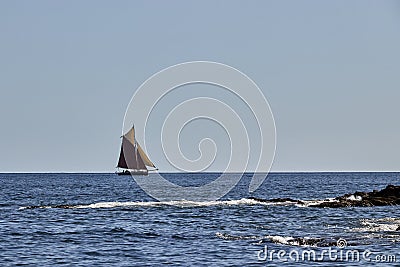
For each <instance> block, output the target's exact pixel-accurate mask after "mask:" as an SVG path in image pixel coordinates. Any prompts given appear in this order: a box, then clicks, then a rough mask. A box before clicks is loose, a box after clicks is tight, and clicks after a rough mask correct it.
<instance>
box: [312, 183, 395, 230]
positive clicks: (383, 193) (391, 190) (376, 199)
mask: <svg viewBox="0 0 400 267" xmlns="http://www.w3.org/2000/svg"><path fill="white" fill-rule="evenodd" d="M352 196H353V197H352ZM357 197H358V198H360V197H361V200H359V199H354V198H357ZM393 205H400V186H395V185H388V186H387V187H386V188H384V189H382V190H380V191H378V190H374V191H372V192H355V193H354V194H345V195H343V196H340V197H337V198H335V201H332V202H323V203H320V204H315V205H310V206H311V207H319V208H342V207H371V206H393ZM399 228H400V227H399ZM397 230H399V229H397Z"/></svg>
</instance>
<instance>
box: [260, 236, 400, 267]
mask: <svg viewBox="0 0 400 267" xmlns="http://www.w3.org/2000/svg"><path fill="white" fill-rule="evenodd" d="M257 259H258V260H259V261H264V262H273V261H279V262H306V261H316V262H322V261H325V262H329V261H334V262H362V261H365V262H374V263H394V262H397V258H396V255H395V254H387V253H386V254H385V253H381V252H376V251H375V252H373V251H371V250H369V249H365V250H359V249H350V248H347V241H346V240H345V239H343V238H340V239H338V240H337V242H336V247H329V248H326V249H317V248H315V249H314V248H303V249H299V248H297V249H290V250H284V249H280V250H276V249H269V248H268V246H266V245H265V246H264V248H263V249H261V250H259V251H258V252H257Z"/></svg>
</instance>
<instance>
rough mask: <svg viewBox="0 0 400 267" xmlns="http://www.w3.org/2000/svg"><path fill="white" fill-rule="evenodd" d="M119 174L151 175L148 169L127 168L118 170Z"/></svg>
mask: <svg viewBox="0 0 400 267" xmlns="http://www.w3.org/2000/svg"><path fill="white" fill-rule="evenodd" d="M117 175H144V176H147V175H149V171H148V170H125V171H122V172H117Z"/></svg>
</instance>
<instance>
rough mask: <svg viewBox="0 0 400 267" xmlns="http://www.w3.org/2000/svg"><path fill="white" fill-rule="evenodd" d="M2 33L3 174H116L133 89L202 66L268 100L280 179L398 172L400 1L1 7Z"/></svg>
mask: <svg viewBox="0 0 400 267" xmlns="http://www.w3.org/2000/svg"><path fill="white" fill-rule="evenodd" d="M0 33H1V39H0V129H1V134H0V136H1V138H0V172H13V171H17V172H22V171H27V172H29V171H32V172H40V171H113V170H114V166H115V164H116V161H117V156H118V152H119V151H118V150H119V142H120V139H119V136H120V133H121V128H122V122H123V116H124V112H125V109H126V107H127V105H128V102H129V100H130V98H131V96H132V95H133V93H134V91H135V89H136V88H137V87H138V86H139V85H140V84H141V83H142V82H143V81H145V80H146V79H147V78H148V77H149V76H150V75H152V74H154V73H155V72H157V71H159V70H161V69H163V68H165V67H168V66H171V65H174V64H177V63H181V62H185V61H192V60H210V61H216V62H221V63H225V64H228V65H231V66H233V67H235V68H237V69H239V70H241V71H243V72H244V73H246V74H247V75H249V76H250V77H251V78H252V79H253V80H254V81H255V82H256V83H257V84H258V85H259V86H260V87H261V89H262V90H263V92H264V94H265V96H266V97H267V99H268V100H269V103H270V105H271V108H272V111H273V113H274V116H275V120H276V127H277V151H276V158H275V162H274V165H273V167H272V170H273V171H307V170H312V171H321V170H336V171H346V170H365V171H367V170H379V171H385V170H388V171H399V170H400V160H399V151H400V123H399V114H400V105H399V103H398V102H399V99H400V75H399V74H400V49H399V48H400V3H399V2H398V1H397V2H396V1H240V2H239V1H197V2H194V1H190V2H189V1H11V0H10V1H4V0H3V1H0ZM171 101H172V100H171ZM176 104H177V103H176ZM188 144H190V142H189V141H188ZM150 156H151V158H152V159H153V161H155V162H156V163H157V162H162V159H161V158H160V157H161V156H160V155H150ZM159 167H160V168H161V169H163V170H169V167H168V166H167V165H163V164H161V166H159Z"/></svg>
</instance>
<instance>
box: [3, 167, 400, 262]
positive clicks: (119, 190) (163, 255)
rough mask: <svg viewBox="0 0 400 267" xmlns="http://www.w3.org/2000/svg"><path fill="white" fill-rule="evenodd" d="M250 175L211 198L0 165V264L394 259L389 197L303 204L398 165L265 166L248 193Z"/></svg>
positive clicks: (397, 242)
mask: <svg viewBox="0 0 400 267" xmlns="http://www.w3.org/2000/svg"><path fill="white" fill-rule="evenodd" d="M162 175H163V176H164V178H165V179H168V180H170V181H171V182H174V183H176V184H179V185H182V186H193V185H201V184H204V183H207V182H209V181H212V180H213V179H215V178H217V177H218V176H219V174H218V173H164V174H162ZM251 176H252V174H251V173H245V174H244V175H243V177H242V178H241V180H240V181H239V183H238V184H237V185H236V187H235V188H233V189H232V190H231V191H230V192H229V193H228V194H227V195H225V196H224V197H223V198H221V199H220V200H216V201H199V202H193V201H192V202H188V201H186V200H184V199H182V200H178V201H174V203H169V202H159V201H157V200H156V199H153V198H152V197H150V196H148V195H147V194H146V193H145V192H144V191H143V190H142V189H141V188H140V187H139V186H138V185H137V184H136V182H135V181H134V179H133V178H132V177H130V176H117V175H115V174H113V173H110V174H108V173H34V174H33V173H32V174H24V173H18V174H11V173H7V174H0V184H1V186H0V190H1V193H0V214H1V217H0V266H58V265H64V266H162V265H170V266H281V265H284V266H400V229H399V226H400V209H399V207H398V206H384V207H349V208H316V207H311V205H312V204H313V203H314V204H315V203H321V202H323V201H332V198H334V197H337V196H340V195H343V194H347V193H352V192H356V191H372V190H381V189H383V188H385V187H386V186H387V185H389V184H393V185H399V184H400V173H384V172H380V173H367V172H364V173H359V172H357V173H328V172H326V173H270V174H269V175H268V177H267V178H266V180H265V181H264V183H263V184H262V186H261V187H259V188H258V189H257V190H256V191H255V192H252V193H249V190H248V186H249V182H250V179H251ZM151 177H152V175H149V176H148V179H151ZM276 198H281V199H282V201H268V200H269V199H276ZM284 198H291V199H297V200H302V201H303V202H302V203H300V202H299V203H296V202H290V201H286V200H284ZM398 229H399V230H398Z"/></svg>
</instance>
